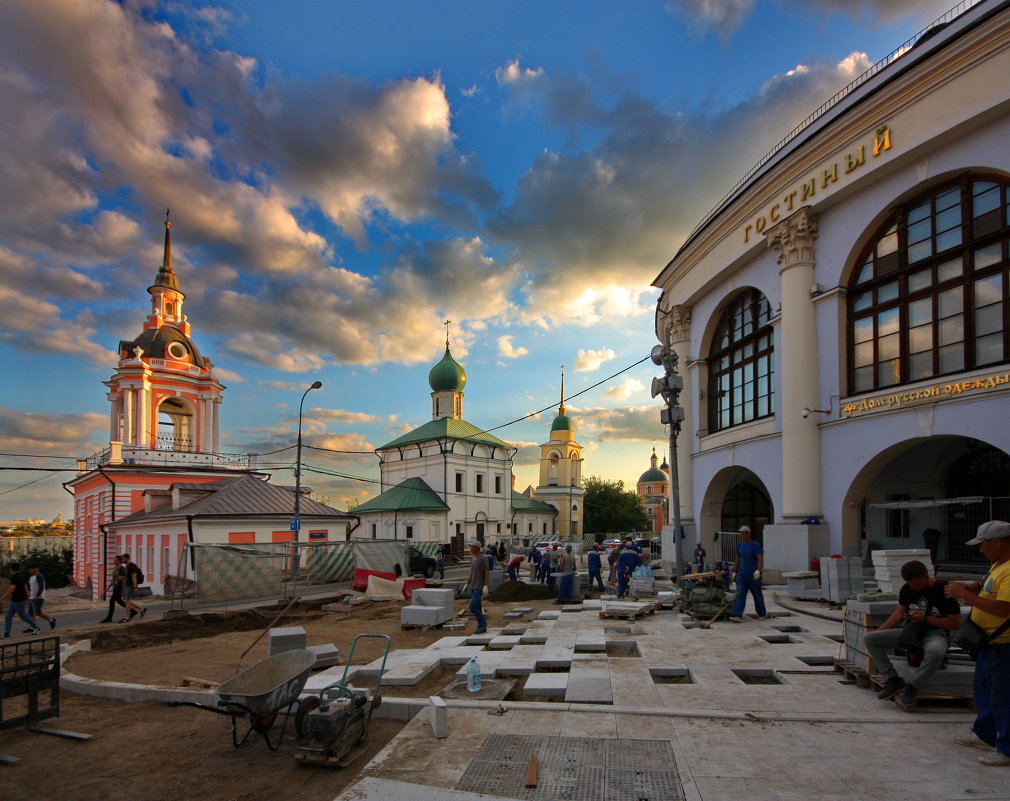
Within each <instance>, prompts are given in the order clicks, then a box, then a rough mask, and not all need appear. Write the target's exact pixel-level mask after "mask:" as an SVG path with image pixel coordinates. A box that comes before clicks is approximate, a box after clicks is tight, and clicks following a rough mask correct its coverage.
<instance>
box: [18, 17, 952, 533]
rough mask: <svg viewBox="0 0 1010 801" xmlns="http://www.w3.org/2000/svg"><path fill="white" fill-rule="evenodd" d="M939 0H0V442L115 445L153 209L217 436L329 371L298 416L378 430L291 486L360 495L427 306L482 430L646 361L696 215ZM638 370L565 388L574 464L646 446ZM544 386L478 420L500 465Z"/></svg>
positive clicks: (647, 418) (401, 410)
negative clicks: (676, 257) (206, 382)
mask: <svg viewBox="0 0 1010 801" xmlns="http://www.w3.org/2000/svg"><path fill="white" fill-rule="evenodd" d="M948 2H949V0H944V1H943V2H935V1H934V0H806V2H801V0H792V1H791V2H777V1H776V0H764V1H763V2H762V1H761V0H682V1H681V2H678V0H669V2H666V3H662V2H644V1H643V2H612V1H611V0H598V1H597V2H462V1H460V2H431V1H426V2H385V1H384V0H373V1H372V2H353V3H352V2H322V0H316V1H315V2H307V1H305V0H302V1H298V0H287V1H286V2H279V0H278V1H277V2H257V1H255V0H249V1H246V2H239V0H221V2H217V3H212V2H164V3H155V2H142V0H130V1H129V2H121V3H113V2H109V0H47V2H44V3H38V2H30V1H29V0H7V2H4V3H0V108H3V109H4V113H3V114H0V186H3V187H5V191H4V192H3V193H2V194H0V319H2V320H3V325H2V326H0V380H2V386H3V394H2V396H0V452H3V453H4V454H29V455H32V456H31V458H29V457H28V456H2V457H0V466H4V467H40V466H45V467H52V468H54V469H55V468H58V467H68V466H71V465H72V464H73V462H72V459H74V458H81V457H84V456H86V455H89V454H91V453H93V452H95V451H97V450H100V449H101V448H103V447H105V446H106V445H107V438H108V403H107V401H106V399H105V394H104V387H103V386H102V383H101V382H102V381H104V380H106V379H107V378H108V377H109V376H110V375H111V374H112V372H113V370H114V366H115V353H114V349H115V347H116V344H117V343H118V341H119V340H120V339H121V338H123V339H129V338H133V337H134V336H135V335H136V334H137V333H139V331H140V329H141V324H142V322H143V318H144V316H145V314H146V313H147V311H148V308H149V300H148V295H147V293H146V291H145V290H146V288H147V287H148V286H149V285H150V284H151V283H152V281H153V279H154V276H155V274H156V272H157V268H158V265H159V264H160V259H161V247H162V234H163V228H162V221H163V217H164V209H165V208H166V207H171V208H172V219H173V226H174V227H173V256H174V263H175V266H176V269H177V272H178V273H179V277H180V281H181V283H182V287H183V289H184V291H185V292H186V294H187V300H186V305H185V311H186V313H187V314H188V316H189V320H190V322H191V324H192V326H193V338H194V340H195V341H196V343H197V345H198V346H199V347H200V348H201V350H202V351H203V353H204V355H207V356H209V357H210V358H211V359H212V360H213V362H214V364H215V365H216V366H217V370H218V373H219V375H220V377H221V378H222V380H223V381H224V383H225V384H226V385H227V386H228V390H227V391H226V393H225V400H224V405H223V408H222V421H223V422H222V438H223V449H224V450H226V451H228V452H237V453H245V452H260V453H263V452H266V451H273V450H276V449H278V448H283V447H284V446H286V445H289V444H291V443H292V442H293V441H294V428H295V414H293V409H294V412H295V413H296V412H297V402H298V398H299V397H300V394H301V389H303V388H305V387H307V386H308V385H309V384H310V383H311V382H312V381H314V380H317V379H318V380H321V381H322V382H323V384H324V386H323V389H322V390H319V391H317V392H313V393H312V394H311V395H310V396H309V399H308V400H307V402H306V415H305V429H304V430H305V432H306V442H307V443H309V444H311V445H316V446H319V447H325V448H331V449H335V450H340V451H365V452H366V453H364V454H354V453H344V454H332V453H327V452H322V451H312V452H311V455H310V456H308V458H306V460H305V461H306V462H307V463H308V464H309V466H310V467H320V468H324V469H326V470H328V471H338V472H342V473H344V474H347V475H349V476H355V477H358V478H360V479H362V480H353V479H340V478H334V477H332V476H324V475H320V474H315V473H311V472H310V473H307V474H306V483H309V484H311V485H312V486H313V487H314V488H315V489H316V490H317V493H318V494H319V495H322V496H324V497H325V498H327V499H328V500H329V501H330V502H331V503H332V504H334V505H336V506H343V505H344V504H345V503H346V502H347V500H349V499H351V498H357V499H359V500H364V499H366V498H368V497H371V495H373V494H374V492H375V484H374V483H373V482H374V480H375V478H376V477H377V475H378V471H377V464H376V459H375V457H374V456H372V455H370V454H368V453H367V452H368V451H371V450H372V449H373V448H374V447H376V446H378V445H381V444H382V443H384V442H386V441H388V440H390V439H392V438H394V437H395V436H398V435H399V434H400V433H402V432H403V431H404V430H407V429H409V428H412V427H414V426H416V425H419V424H421V423H423V422H425V421H426V420H427V419H429V418H430V399H429V389H428V386H427V381H426V379H427V372H428V370H429V369H430V367H431V365H432V364H433V363H434V362H435V361H437V360H438V358H439V357H440V356H441V351H442V347H443V344H444V328H443V327H442V326H441V325H440V323H441V321H442V320H444V319H446V318H447V317H448V318H449V319H451V320H453V326H452V347H453V353H454V355H456V356H457V358H458V359H459V360H460V361H461V362H462V363H463V364H464V366H465V367H466V370H467V373H468V384H467V391H466V400H465V416H466V418H467V419H468V420H469V421H470V422H472V423H474V424H475V425H479V426H481V427H484V428H492V427H495V426H499V425H501V424H502V423H505V422H508V421H510V420H513V419H515V418H518V417H521V416H523V415H526V414H528V413H530V412H532V411H535V410H538V409H541V408H543V407H546V406H548V405H550V404H556V403H557V399H558V393H559V374H560V365H562V364H565V365H567V368H566V370H567V378H566V390H567V393H568V394H574V393H576V392H579V391H580V390H582V389H585V388H586V387H589V386H591V385H593V384H596V383H597V382H599V381H601V380H602V379H604V378H606V377H607V376H610V375H612V374H614V373H617V372H619V371H621V370H622V369H623V368H625V367H628V366H629V365H632V364H634V363H635V362H638V361H639V360H640V359H641V358H642V357H643V356H645V355H646V354H647V353H648V351H649V349H650V348H651V346H652V345H653V344H654V335H653V332H652V323H653V305H654V301H655V297H656V292H655V290H653V289H651V287H650V283H651V281H652V279H653V278H654V277H655V276H656V275H657V274H658V272H659V270H660V269H661V268H662V267H663V266H664V265H665V264H666V262H667V261H669V259H670V258H671V257H672V256H673V254H674V253H675V252H676V249H677V247H678V246H679V244H680V243H681V242H682V241H683V239H684V237H685V236H686V234H687V233H688V232H689V231H690V230H691V228H692V227H693V226H694V224H695V223H696V222H697V221H698V220H699V219H700V218H701V216H702V215H703V214H704V213H705V212H706V211H708V209H709V208H710V207H711V206H712V205H714V203H715V202H716V201H717V200H718V199H719V198H720V197H721V196H722V195H723V194H724V193H725V192H726V190H727V189H728V188H729V187H730V186H732V185H733V183H735V181H736V180H737V179H738V178H739V177H740V176H741V175H742V174H743V173H744V172H745V171H746V170H747V169H748V168H749V167H750V166H751V165H752V164H753V163H755V162H756V161H757V160H758V159H759V158H760V156H761V155H762V154H763V153H764V152H766V151H767V150H768V149H770V148H771V147H772V146H773V145H774V144H775V142H777V141H778V140H779V139H780V138H781V137H782V136H783V135H785V133H787V132H788V131H789V130H790V129H791V128H792V127H793V125H795V124H796V122H797V121H799V120H800V119H802V118H803V117H804V116H806V114H808V113H809V112H810V111H811V110H812V109H814V108H815V107H816V106H818V105H819V104H820V103H821V102H822V101H823V100H824V99H825V98H826V97H828V96H830V95H831V94H833V93H834V92H835V91H837V90H838V89H840V88H841V87H843V86H844V85H846V84H847V83H848V82H849V81H851V80H852V79H854V78H855V77H856V76H858V75H859V73H860V72H862V71H863V70H864V69H866V68H867V67H869V66H870V65H871V64H872V63H873V62H875V61H877V60H879V59H880V58H882V57H884V56H885V55H887V54H888V53H889V52H890V51H892V50H894V49H895V48H897V47H898V46H900V45H901V44H902V43H903V42H904V41H905V40H906V39H908V38H909V37H910V36H912V35H913V34H915V33H916V32H917V31H919V30H921V29H922V28H924V27H925V26H926V25H928V24H929V23H930V22H931V21H932V20H934V19H936V18H937V17H938V16H939V15H940V14H942V13H943V12H944V11H946V10H947V7H948ZM654 372H655V368H654V367H653V366H652V365H651V364H649V363H646V364H642V365H639V366H638V367H635V368H633V369H631V370H629V371H627V372H625V373H622V374H621V375H620V376H619V377H617V378H615V379H613V380H612V381H609V382H606V383H604V384H602V385H601V386H599V387H598V388H596V389H594V390H592V391H590V392H587V393H585V394H584V395H581V396H579V397H577V398H574V399H573V400H572V401H571V402H570V403H569V413H570V414H571V415H572V417H573V418H574V422H575V429H576V438H577V439H578V441H579V442H581V443H582V444H583V445H584V446H585V456H586V463H585V469H584V472H585V474H586V475H602V476H604V477H607V478H620V479H623V480H625V481H626V482H629V483H633V482H634V481H635V480H636V479H637V477H638V475H639V474H640V473H641V472H643V471H644V470H645V469H646V468H647V467H648V457H649V454H650V451H651V447H652V440H653V439H654V438H655V439H657V440H659V442H660V443H661V444H660V448H662V442H663V439H664V436H665V435H664V431H663V428H662V426H660V425H659V423H658V406H657V405H656V403H655V402H654V401H653V400H652V399H651V398H650V397H649V392H648V386H649V382H650V379H651V377H652V375H653V373H654ZM552 416H553V414H552V413H551V412H547V413H545V414H543V415H541V416H540V417H539V418H536V419H531V420H529V421H527V422H523V423H520V424H516V425H513V426H509V427H507V428H503V429H497V430H496V432H495V433H496V434H498V435H499V436H501V437H502V438H503V439H506V440H509V441H511V442H514V443H516V444H517V445H518V446H519V452H518V454H517V457H516V466H515V472H516V475H517V488H518V489H523V488H524V487H525V486H526V485H527V484H530V483H533V484H535V483H536V458H537V454H538V450H537V447H536V446H537V444H538V443H540V442H542V441H544V439H545V438H546V436H547V433H548V432H547V429H548V427H549V425H550V420H551V419H552ZM43 457H44V458H43ZM271 458H274V459H277V460H278V461H277V464H278V466H279V471H280V472H279V474H278V475H277V477H276V479H275V480H277V481H281V482H288V481H290V476H291V473H290V464H291V461H292V460H293V450H288V451H282V452H281V453H279V454H276V455H275V456H273V457H271ZM45 475H46V474H43V473H28V472H20V471H10V470H5V471H0V519H16V518H22V517H26V516H33V517H36V516H37V517H43V518H51V517H53V516H54V515H55V514H56V513H58V512H61V513H63V514H64V515H65V516H69V513H70V498H69V496H68V495H66V493H65V492H63V490H62V489H61V487H60V481H61V480H66V479H67V478H68V475H67V474H54V475H52V476H49V477H45ZM36 479H41V480H38V481H36ZM29 481H34V482H35V483H32V484H30V485H28V486H22V485H24V484H26V482H29Z"/></svg>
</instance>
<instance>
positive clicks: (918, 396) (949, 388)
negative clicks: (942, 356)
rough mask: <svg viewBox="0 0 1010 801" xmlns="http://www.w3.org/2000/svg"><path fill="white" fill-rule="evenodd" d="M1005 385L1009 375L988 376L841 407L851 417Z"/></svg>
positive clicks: (1009, 382) (865, 400) (936, 385)
mask: <svg viewBox="0 0 1010 801" xmlns="http://www.w3.org/2000/svg"><path fill="white" fill-rule="evenodd" d="M1007 385H1010V373H1003V374H1001V375H990V376H984V377H983V378H972V379H968V380H966V381H960V382H959V381H955V382H954V383H952V384H933V385H932V386H928V387H920V388H919V389H912V390H909V391H908V392H896V393H894V394H892V395H881V396H880V397H876V398H863V399H862V400H859V401H849V403H847V404H846V405H845V406H843V407H842V411H843V412H845V416H846V417H852V416H854V415H857V414H860V413H861V412H872V411H879V410H880V409H894V408H901V407H903V406H914V405H916V404H918V403H923V402H926V401H931V400H937V399H939V398H941V397H946V398H950V397H956V396H957V395H962V394H964V393H966V392H988V391H990V390H994V389H1006V388H1007Z"/></svg>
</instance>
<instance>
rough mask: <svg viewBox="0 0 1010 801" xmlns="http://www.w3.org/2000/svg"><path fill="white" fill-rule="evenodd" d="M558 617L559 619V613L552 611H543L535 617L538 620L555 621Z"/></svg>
mask: <svg viewBox="0 0 1010 801" xmlns="http://www.w3.org/2000/svg"><path fill="white" fill-rule="evenodd" d="M559 617H561V613H560V612H555V611H554V610H553V609H545V610H544V611H543V612H541V613H540V614H539V615H537V619H538V620H557V619H558V618H559Z"/></svg>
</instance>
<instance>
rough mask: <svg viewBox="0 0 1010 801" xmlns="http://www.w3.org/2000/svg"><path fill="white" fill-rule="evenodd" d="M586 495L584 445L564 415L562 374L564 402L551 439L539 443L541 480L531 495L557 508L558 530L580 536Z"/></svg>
mask: <svg viewBox="0 0 1010 801" xmlns="http://www.w3.org/2000/svg"><path fill="white" fill-rule="evenodd" d="M585 495H586V490H585V487H583V486H582V446H581V445H579V443H578V442H576V441H575V433H574V431H573V429H572V421H571V419H570V418H569V417H568V415H566V414H565V375H564V371H562V373H561V403H560V404H559V406H558V415H557V417H555V418H554V422H553V423H551V433H550V438H549V439H548V441H547V442H545V443H543V444H542V445H541V446H540V483H539V484H538V485H537V488H536V489H535V490H534V491H533V493H532V497H533V498H534V499H536V500H538V501H543V502H545V503H549V504H550V505H551V506H553V507H554V508H555V509H557V510H558V516H557V520H556V523H555V532H556V533H557V534H560V535H561V536H562V537H581V536H582V525H583V521H584V520H585V504H584V499H585Z"/></svg>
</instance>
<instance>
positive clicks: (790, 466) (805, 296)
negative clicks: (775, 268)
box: [767, 207, 821, 523]
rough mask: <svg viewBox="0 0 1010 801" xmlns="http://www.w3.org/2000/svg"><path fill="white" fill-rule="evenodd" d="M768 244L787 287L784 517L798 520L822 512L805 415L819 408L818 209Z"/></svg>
mask: <svg viewBox="0 0 1010 801" xmlns="http://www.w3.org/2000/svg"><path fill="white" fill-rule="evenodd" d="M767 239H768V247H769V248H772V249H774V250H776V251H778V254H779V257H778V263H779V265H780V269H779V276H780V284H781V291H782V306H781V322H780V323H779V332H780V335H779V337H778V339H777V341H776V342H775V364H776V367H777V369H778V370H779V376H780V381H781V387H782V392H781V395H780V396H779V402H778V405H779V409H780V415H779V419H780V420H781V424H782V508H781V510H779V515H778V517H779V519H780V520H783V521H788V522H794V523H798V522H800V521H801V520H803V519H805V518H808V517H820V516H821V445H820V431H819V430H818V427H817V420H818V418H817V417H816V416H813V415H811V416H810V417H806V418H804V417H803V416H802V411H803V408H804V407H811V408H817V407H818V406H819V405H820V404H819V398H818V394H819V393H818V371H817V364H818V354H817V321H816V317H815V312H814V302H813V297H812V295H811V287H812V286H813V285H814V266H815V264H816V260H815V258H814V242H815V240H816V239H817V215H816V214H814V213H813V212H811V211H810V208H809V207H804V208H802V209H800V210H799V211H797V212H796V213H795V214H792V215H790V216H789V217H787V218H786V219H785V220H783V221H782V222H780V223H778V224H777V225H776V226H775V227H773V228H771V229H769V230H768V233H767Z"/></svg>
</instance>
